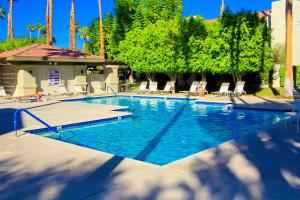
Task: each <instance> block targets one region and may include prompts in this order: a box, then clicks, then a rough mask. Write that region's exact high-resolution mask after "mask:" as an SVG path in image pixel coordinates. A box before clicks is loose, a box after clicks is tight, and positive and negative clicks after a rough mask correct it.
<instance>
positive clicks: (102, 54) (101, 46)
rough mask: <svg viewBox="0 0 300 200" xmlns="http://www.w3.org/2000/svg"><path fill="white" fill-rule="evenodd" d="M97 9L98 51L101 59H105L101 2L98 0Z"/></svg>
mask: <svg viewBox="0 0 300 200" xmlns="http://www.w3.org/2000/svg"><path fill="white" fill-rule="evenodd" d="M98 7H99V22H100V51H99V54H100V56H101V57H103V58H104V57H105V44H104V30H103V19H102V4H101V0H98Z"/></svg>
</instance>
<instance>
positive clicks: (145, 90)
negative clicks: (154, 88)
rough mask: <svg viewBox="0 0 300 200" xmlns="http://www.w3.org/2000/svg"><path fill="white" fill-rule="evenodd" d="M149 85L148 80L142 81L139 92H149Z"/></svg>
mask: <svg viewBox="0 0 300 200" xmlns="http://www.w3.org/2000/svg"><path fill="white" fill-rule="evenodd" d="M147 85H148V83H147V81H143V82H141V84H140V88H139V91H138V93H144V92H147V91H148V90H147Z"/></svg>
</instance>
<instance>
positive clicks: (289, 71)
mask: <svg viewBox="0 0 300 200" xmlns="http://www.w3.org/2000/svg"><path fill="white" fill-rule="evenodd" d="M285 44H286V61H285V80H284V96H285V97H292V96H293V90H294V80H293V79H294V76H293V58H292V53H293V52H292V51H293V0H287V13H286V43H285Z"/></svg>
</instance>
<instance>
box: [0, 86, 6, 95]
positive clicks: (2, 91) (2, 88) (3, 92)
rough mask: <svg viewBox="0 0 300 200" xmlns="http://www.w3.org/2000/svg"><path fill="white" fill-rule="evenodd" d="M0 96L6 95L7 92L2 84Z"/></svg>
mask: <svg viewBox="0 0 300 200" xmlns="http://www.w3.org/2000/svg"><path fill="white" fill-rule="evenodd" d="M0 97H7V93H6V91H5V89H4V87H2V86H0Z"/></svg>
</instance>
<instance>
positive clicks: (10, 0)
mask: <svg viewBox="0 0 300 200" xmlns="http://www.w3.org/2000/svg"><path fill="white" fill-rule="evenodd" d="M17 1H18V0H8V4H9V12H8V17H7V38H8V39H10V40H13V39H14V29H13V20H12V19H13V2H17Z"/></svg>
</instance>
